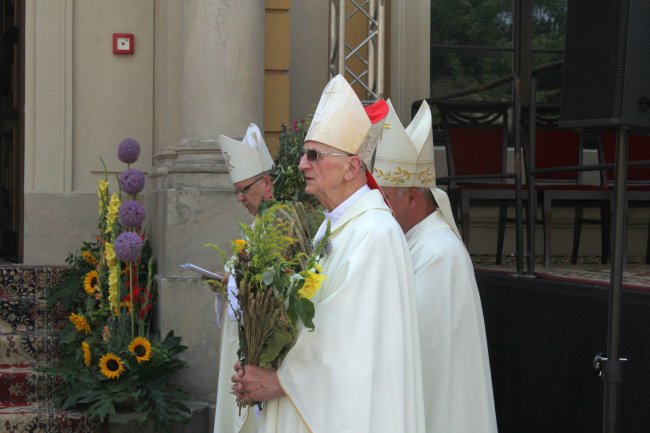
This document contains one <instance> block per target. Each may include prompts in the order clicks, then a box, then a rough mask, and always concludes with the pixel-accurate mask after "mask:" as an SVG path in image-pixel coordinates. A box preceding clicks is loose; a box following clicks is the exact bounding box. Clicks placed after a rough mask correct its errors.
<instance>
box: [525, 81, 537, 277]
mask: <svg viewBox="0 0 650 433" xmlns="http://www.w3.org/2000/svg"><path fill="white" fill-rule="evenodd" d="M529 101H530V105H529V107H530V108H529V110H528V118H529V119H528V128H529V130H530V136H529V139H528V168H527V170H526V175H527V176H528V177H527V185H528V214H527V215H526V221H527V224H528V275H529V276H533V275H535V223H536V222H537V221H536V220H537V194H536V193H535V174H534V173H532V171H533V170H534V169H535V156H536V149H535V145H536V142H537V135H536V134H537V78H535V77H534V76H533V77H531V80H530V100H529Z"/></svg>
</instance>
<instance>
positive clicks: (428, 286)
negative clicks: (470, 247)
mask: <svg viewBox="0 0 650 433" xmlns="http://www.w3.org/2000/svg"><path fill="white" fill-rule="evenodd" d="M406 239H407V242H408V246H409V250H410V252H411V258H412V260H413V269H414V271H415V280H416V287H417V298H418V300H417V303H418V317H419V321H420V350H421V352H422V376H423V384H424V386H423V388H424V402H425V409H424V410H425V414H426V424H427V432H430V433H438V432H449V433H452V432H453V433H488V432H489V433H493V432H496V431H497V424H496V418H495V413H494V397H493V394H492V378H491V376H490V361H489V358H488V351H487V342H486V337H485V324H484V322H483V311H482V308H481V299H480V297H479V292H478V287H477V285H476V278H475V277H474V268H473V266H472V262H471V260H470V257H469V254H468V253H467V250H466V249H465V246H464V245H463V243H462V241H461V240H460V239H459V238H458V236H456V234H455V233H454V232H453V231H452V229H451V228H450V227H449V224H448V223H447V221H446V220H445V219H444V217H443V216H442V214H441V212H440V211H435V212H434V213H432V214H431V215H429V216H428V217H427V218H425V219H424V220H422V221H421V222H420V223H419V224H417V225H416V226H415V227H413V228H412V229H411V230H410V231H409V232H408V233H407V234H406Z"/></svg>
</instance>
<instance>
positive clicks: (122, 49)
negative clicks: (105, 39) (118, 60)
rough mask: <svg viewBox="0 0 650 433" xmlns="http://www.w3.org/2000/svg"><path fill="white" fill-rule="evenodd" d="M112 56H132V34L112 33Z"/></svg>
mask: <svg viewBox="0 0 650 433" xmlns="http://www.w3.org/2000/svg"><path fill="white" fill-rule="evenodd" d="M113 54H133V34H131V33H113Z"/></svg>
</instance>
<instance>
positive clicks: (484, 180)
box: [435, 101, 514, 261]
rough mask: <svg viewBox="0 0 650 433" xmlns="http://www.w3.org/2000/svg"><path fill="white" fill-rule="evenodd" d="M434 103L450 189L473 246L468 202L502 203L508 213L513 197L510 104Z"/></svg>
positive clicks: (501, 214) (503, 213)
mask: <svg viewBox="0 0 650 433" xmlns="http://www.w3.org/2000/svg"><path fill="white" fill-rule="evenodd" d="M435 105H436V107H437V108H438V111H439V113H440V117H441V124H442V129H443V133H444V136H445V148H446V155H447V169H448V173H449V187H448V190H447V191H448V193H449V198H450V200H451V203H452V206H453V208H454V211H455V213H456V219H457V221H458V222H459V223H460V225H461V235H462V238H463V242H464V243H465V245H466V246H468V248H469V227H470V206H472V205H482V206H498V207H499V217H500V218H505V216H506V211H507V206H508V204H509V203H511V202H513V200H514V184H513V183H506V178H507V177H508V176H509V174H508V172H507V167H506V161H507V145H508V107H509V105H508V104H507V103H502V102H458V101H453V102H452V101H446V102H438V103H436V104H435ZM463 176H465V179H463ZM497 260H498V261H499V258H497Z"/></svg>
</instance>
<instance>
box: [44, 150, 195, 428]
mask: <svg viewBox="0 0 650 433" xmlns="http://www.w3.org/2000/svg"><path fill="white" fill-rule="evenodd" d="M117 154H118V158H119V159H120V161H122V162H124V163H126V164H127V169H126V170H124V171H122V172H121V173H120V175H119V177H118V182H117V183H118V185H119V191H117V192H113V193H110V191H109V182H108V179H107V176H106V174H104V177H103V179H100V180H99V185H98V191H97V195H98V198H99V204H98V211H99V224H98V225H99V234H98V236H97V238H96V240H95V241H94V242H84V243H83V245H82V247H81V248H80V250H79V251H78V253H76V254H71V255H70V256H69V257H68V259H67V262H68V263H69V264H70V265H71V268H70V269H69V270H68V271H66V272H65V273H64V275H63V276H62V278H61V280H60V282H59V284H58V286H57V287H56V288H55V289H54V291H53V292H52V293H51V295H50V296H49V299H48V302H49V303H50V305H53V304H55V303H58V304H59V305H61V306H63V308H67V309H68V310H69V311H70V313H69V317H68V318H69V323H68V324H67V325H66V327H65V328H64V329H63V330H62V331H61V334H60V343H59V361H58V362H57V363H56V364H55V365H54V366H52V367H51V368H48V369H46V371H47V372H48V373H53V374H55V375H58V376H60V377H61V378H62V379H63V384H62V386H61V387H60V391H61V397H60V398H59V400H58V402H59V403H60V405H61V406H62V407H63V408H64V409H66V408H72V407H75V406H79V405H81V406H85V408H86V410H87V411H88V412H89V413H90V414H92V415H94V416H96V417H97V418H99V419H101V420H104V419H105V418H106V417H107V416H108V415H110V414H115V407H116V406H118V405H123V404H129V403H131V404H132V405H133V410H135V411H136V412H140V413H142V415H143V417H142V419H143V420H146V419H152V420H154V421H155V422H156V424H157V426H160V427H162V428H163V429H169V427H170V425H171V423H172V422H177V421H183V420H185V419H187V418H188V416H189V409H187V407H185V405H184V404H183V400H184V399H185V398H187V396H186V394H185V393H184V392H183V391H182V390H180V389H179V388H177V387H174V386H171V385H170V384H169V380H170V378H171V376H172V374H173V373H175V372H176V371H178V370H180V369H181V368H183V367H184V365H185V363H184V362H183V361H181V360H179V359H177V358H176V355H178V354H179V353H181V352H182V351H184V350H185V349H186V347H185V346H182V345H181V342H180V337H177V336H175V335H174V333H173V331H171V332H169V333H168V334H167V336H166V337H165V338H164V339H163V340H161V339H160V338H159V336H157V335H156V334H155V333H154V332H152V329H151V323H152V306H153V304H154V302H155V300H156V287H155V284H154V280H153V275H154V273H155V261H154V259H153V257H152V254H151V248H150V246H149V240H148V238H147V234H146V231H145V230H144V229H143V222H144V219H145V216H146V211H145V208H144V206H143V205H142V203H141V202H140V201H139V200H138V194H139V193H140V192H141V191H142V189H143V188H144V183H145V178H144V175H143V174H142V172H140V171H139V170H137V169H135V168H130V167H129V166H130V164H132V163H134V162H135V161H136V160H137V158H138V156H139V155H140V145H139V143H138V142H137V141H135V140H133V139H130V138H127V139H125V140H123V141H122V142H121V143H120V145H119V147H118V152H117ZM123 194H124V195H126V197H125V199H124V200H123V197H122V195H123Z"/></svg>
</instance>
